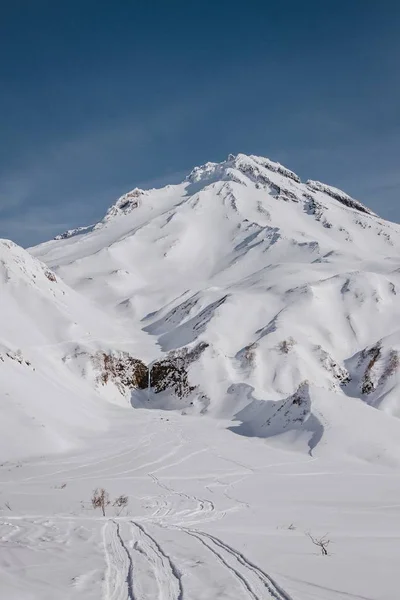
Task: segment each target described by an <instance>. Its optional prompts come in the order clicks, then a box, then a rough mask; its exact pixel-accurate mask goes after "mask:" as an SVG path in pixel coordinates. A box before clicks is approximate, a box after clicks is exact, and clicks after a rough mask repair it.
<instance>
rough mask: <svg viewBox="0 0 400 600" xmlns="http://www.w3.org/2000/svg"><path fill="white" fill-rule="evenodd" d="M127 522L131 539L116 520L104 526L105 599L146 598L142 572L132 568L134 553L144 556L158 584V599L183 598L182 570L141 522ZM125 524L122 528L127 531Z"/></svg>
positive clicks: (140, 599)
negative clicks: (124, 535) (125, 538)
mask: <svg viewBox="0 0 400 600" xmlns="http://www.w3.org/2000/svg"><path fill="white" fill-rule="evenodd" d="M126 525H129V526H130V527H129V530H128V533H129V534H130V538H131V539H130V540H128V541H127V540H124V539H123V537H122V533H121V525H120V523H119V522H117V521H116V520H110V521H108V522H107V523H106V524H105V525H104V527H103V544H104V551H105V558H106V565H107V568H106V574H105V585H104V588H105V592H104V596H103V597H104V600H146V598H149V595H148V592H147V591H146V590H145V589H144V586H143V585H141V573H140V572H139V571H138V570H136V569H135V556H136V557H139V556H140V557H143V558H144V559H145V561H146V563H147V564H148V566H149V568H150V569H151V570H152V572H153V575H154V579H155V581H156V584H157V588H158V590H157V599H158V600H183V586H182V581H181V574H180V572H179V570H178V569H177V567H176V566H175V564H174V563H173V562H172V560H171V559H170V558H169V557H168V556H167V554H166V553H165V552H164V551H163V549H162V548H161V546H160V545H159V543H158V542H157V541H156V540H155V539H154V538H153V537H152V536H151V535H149V534H148V533H147V532H146V530H145V529H144V527H143V526H142V525H139V524H138V523H135V522H133V521H132V522H130V523H125V526H126ZM126 529H127V528H126V527H125V532H126Z"/></svg>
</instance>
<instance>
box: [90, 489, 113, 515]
mask: <svg viewBox="0 0 400 600" xmlns="http://www.w3.org/2000/svg"><path fill="white" fill-rule="evenodd" d="M110 504H111V502H110V496H109V493H108V492H107V491H106V490H105V489H104V488H100V489H98V488H96V489H95V490H94V492H93V496H92V506H93V508H94V509H96V508H101V512H102V513H103V517H105V516H106V508H107V506H109V505H110Z"/></svg>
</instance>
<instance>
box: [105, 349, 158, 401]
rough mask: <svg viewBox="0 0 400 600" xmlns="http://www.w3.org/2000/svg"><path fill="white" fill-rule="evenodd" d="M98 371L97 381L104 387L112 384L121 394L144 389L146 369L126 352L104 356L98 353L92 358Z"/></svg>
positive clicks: (146, 375)
mask: <svg viewBox="0 0 400 600" xmlns="http://www.w3.org/2000/svg"><path fill="white" fill-rule="evenodd" d="M94 362H95V365H96V367H97V368H98V369H99V371H100V374H99V381H100V382H101V383H102V384H103V385H105V384H107V383H109V382H112V383H114V384H115V385H116V386H117V388H118V389H119V390H120V392H121V393H124V392H125V391H127V390H129V389H140V390H143V389H146V387H147V380H148V368H147V367H146V365H145V364H144V363H143V362H142V361H141V360H139V359H137V358H133V357H132V356H130V355H129V354H128V353H127V352H121V353H116V354H106V353H105V352H99V353H97V354H96V355H95V357H94Z"/></svg>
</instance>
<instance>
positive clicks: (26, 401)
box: [0, 240, 151, 460]
mask: <svg viewBox="0 0 400 600" xmlns="http://www.w3.org/2000/svg"><path fill="white" fill-rule="evenodd" d="M0 286H1V294H0V397H1V399H2V419H1V422H0V437H1V439H2V445H1V457H2V460H7V459H9V458H14V459H15V458H19V457H23V456H27V455H31V454H36V455H38V454H41V453H42V452H45V451H47V452H48V451H56V450H65V449H66V448H70V447H71V446H72V445H75V444H76V443H77V442H78V440H79V439H80V438H81V437H82V436H84V437H85V436H87V435H88V433H90V432H96V431H99V430H104V429H105V428H106V427H107V423H108V420H107V418H106V415H105V414H104V411H105V410H106V408H107V404H106V403H105V402H104V400H102V399H101V397H100V395H99V391H100V389H101V386H100V387H99V388H98V387H97V386H95V385H94V380H95V378H96V373H95V365H93V366H92V360H91V356H96V353H98V352H99V351H100V350H101V351H103V352H109V351H110V350H111V349H113V350H120V351H123V350H126V349H128V350H130V351H132V352H136V351H137V350H138V346H139V347H140V348H141V350H142V351H143V350H145V348H146V344H145V343H144V342H143V338H146V337H147V336H146V335H145V334H143V335H142V336H140V335H138V336H136V338H131V340H130V341H129V343H127V342H126V341H125V338H126V336H125V333H124V332H123V330H122V328H120V327H119V326H118V325H115V323H113V322H112V320H111V319H110V318H109V317H108V316H107V315H106V314H105V313H104V312H103V311H102V310H101V309H100V308H99V307H97V306H95V305H94V304H93V303H92V302H90V301H89V300H86V299H85V298H83V297H82V296H80V295H79V294H77V293H76V292H74V291H73V290H72V289H70V288H69V287H68V286H67V285H65V283H64V282H63V281H62V280H60V279H59V278H58V277H57V276H56V275H55V274H54V273H53V272H52V271H51V270H49V268H48V267H46V266H45V265H44V264H42V263H40V262H39V261H38V260H36V259H35V258H33V257H32V256H31V255H30V254H29V253H28V252H26V250H23V249H22V248H20V247H18V246H16V245H15V244H13V243H12V242H10V241H7V240H0ZM149 347H151V344H149ZM82 370H84V371H85V372H86V375H85V376H84V377H82ZM113 397H114V398H116V397H117V395H116V394H114V396H113Z"/></svg>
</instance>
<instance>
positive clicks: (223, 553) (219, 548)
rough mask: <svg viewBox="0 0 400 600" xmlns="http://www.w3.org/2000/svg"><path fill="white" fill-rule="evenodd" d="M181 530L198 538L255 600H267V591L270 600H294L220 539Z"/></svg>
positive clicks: (193, 531)
mask: <svg viewBox="0 0 400 600" xmlns="http://www.w3.org/2000/svg"><path fill="white" fill-rule="evenodd" d="M181 530H182V531H185V533H187V534H188V535H190V536H192V537H195V538H197V539H198V540H199V541H200V542H201V543H202V544H203V545H204V546H205V547H207V548H208V549H209V550H210V552H211V553H212V554H214V555H215V556H216V557H217V558H218V560H219V562H221V563H222V564H223V565H224V566H225V567H226V568H227V569H228V570H229V571H230V572H231V573H232V575H233V576H234V577H235V578H236V579H237V580H238V581H239V582H240V583H241V584H242V586H243V587H244V588H245V589H246V592H247V595H248V596H249V597H250V598H252V599H253V600H266V597H265V591H267V592H268V594H269V598H271V599H273V600H293V598H292V597H291V596H289V594H287V592H285V591H284V590H283V589H282V588H281V587H280V586H279V585H278V584H277V583H276V582H275V580H274V579H273V578H272V577H271V576H270V575H268V574H267V573H265V572H264V571H262V570H261V569H260V568H259V567H257V566H256V565H255V564H253V563H252V562H251V561H249V560H248V559H247V558H246V557H245V556H244V555H243V554H241V553H240V552H239V551H237V550H235V549H234V548H232V547H231V546H228V544H225V542H223V541H222V540H220V539H219V538H216V537H215V536H213V535H211V534H209V533H205V532H203V531H199V530H190V529H186V528H181Z"/></svg>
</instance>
